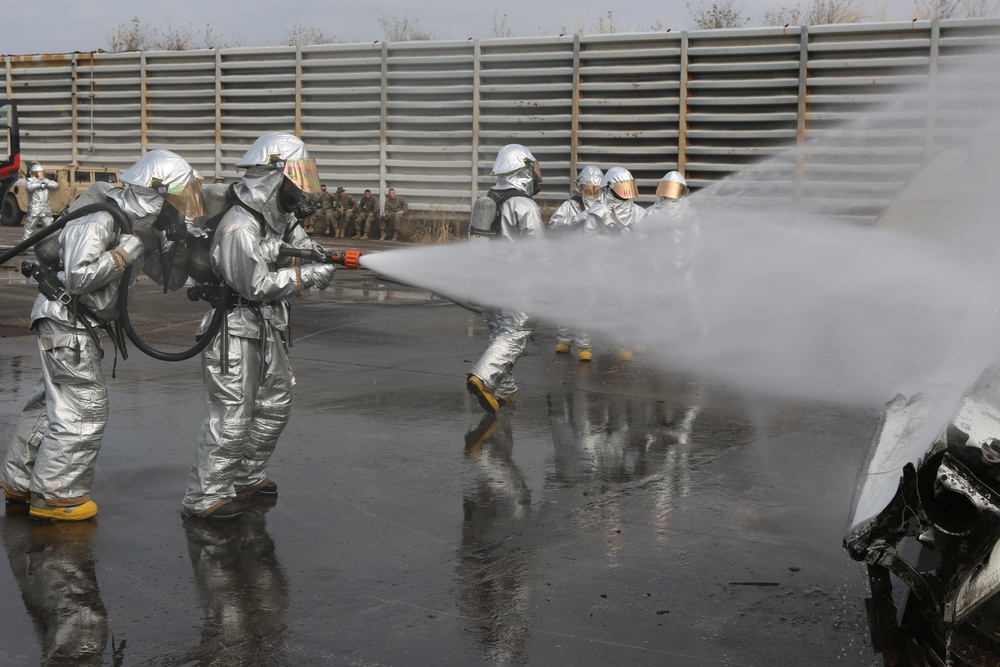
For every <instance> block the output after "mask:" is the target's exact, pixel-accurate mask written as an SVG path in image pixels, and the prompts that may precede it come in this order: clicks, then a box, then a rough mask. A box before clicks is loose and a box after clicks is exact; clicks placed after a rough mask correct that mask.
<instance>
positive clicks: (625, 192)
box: [610, 181, 639, 199]
mask: <svg viewBox="0 0 1000 667" xmlns="http://www.w3.org/2000/svg"><path fill="white" fill-rule="evenodd" d="M610 185H611V190H612V192H614V193H615V194H616V195H617V196H618V198H619V199H634V198H635V197H638V196H639V189H638V188H637V187H636V186H635V181H618V182H617V183H611V184H610Z"/></svg>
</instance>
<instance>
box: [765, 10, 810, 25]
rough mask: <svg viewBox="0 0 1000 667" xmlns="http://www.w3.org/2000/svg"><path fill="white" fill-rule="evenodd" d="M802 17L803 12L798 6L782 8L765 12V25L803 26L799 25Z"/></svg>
mask: <svg viewBox="0 0 1000 667" xmlns="http://www.w3.org/2000/svg"><path fill="white" fill-rule="evenodd" d="M801 17H802V10H801V9H800V8H799V6H798V5H796V6H794V7H782V8H781V9H777V10H775V11H773V12H772V11H767V12H764V25H766V26H767V25H777V26H783V25H801V24H800V23H799V20H800V19H801Z"/></svg>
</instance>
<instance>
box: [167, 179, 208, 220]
mask: <svg viewBox="0 0 1000 667" xmlns="http://www.w3.org/2000/svg"><path fill="white" fill-rule="evenodd" d="M156 189H157V191H158V192H161V194H162V195H163V199H164V200H165V201H166V202H167V203H169V204H170V205H171V206H173V207H174V208H175V209H177V210H178V211H180V213H181V215H183V216H185V217H187V218H200V217H202V216H203V215H205V193H204V191H203V190H202V188H201V181H187V182H186V183H174V184H173V185H161V186H159V187H158V188H156ZM164 189H165V191H164Z"/></svg>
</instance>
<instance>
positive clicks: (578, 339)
mask: <svg viewBox="0 0 1000 667" xmlns="http://www.w3.org/2000/svg"><path fill="white" fill-rule="evenodd" d="M603 180H604V173H603V172H602V171H601V170H600V169H599V168H597V167H595V166H594V165H592V164H589V165H587V166H585V167H583V168H582V169H580V174H579V175H578V176H577V177H576V195H575V196H573V197H570V198H569V199H567V200H566V201H564V202H563V203H562V204H560V205H559V208H557V209H556V210H555V212H554V213H553V214H552V217H551V218H549V230H550V231H552V232H554V233H556V234H564V233H570V232H574V233H580V230H581V229H583V225H584V223H585V222H586V221H587V209H588V208H590V207H591V206H592V205H593V204H594V202H596V201H597V199H598V197H600V195H601V181H603ZM573 298H575V299H580V298H583V297H582V296H581V295H579V294H577V295H574V297H573ZM556 342H557V343H560V344H562V345H572V344H573V343H576V346H577V348H579V349H580V350H589V349H590V345H591V342H590V333H589V332H587V331H582V330H579V329H574V328H573V327H568V326H565V325H559V326H558V327H557V329H556ZM560 349H562V348H557V351H559V350H560ZM566 351H567V352H568V351H569V350H568V349H567V350H566Z"/></svg>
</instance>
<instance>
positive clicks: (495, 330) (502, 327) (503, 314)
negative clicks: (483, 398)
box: [469, 308, 535, 399]
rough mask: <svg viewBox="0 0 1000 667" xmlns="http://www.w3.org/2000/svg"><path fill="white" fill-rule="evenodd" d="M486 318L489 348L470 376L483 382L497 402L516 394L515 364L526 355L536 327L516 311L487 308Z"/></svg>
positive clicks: (525, 315)
mask: <svg viewBox="0 0 1000 667" xmlns="http://www.w3.org/2000/svg"><path fill="white" fill-rule="evenodd" d="M483 316H484V317H485V318H486V324H487V326H488V327H489V329H490V344H489V347H487V348H486V351H485V352H484V353H483V356H482V357H480V358H479V361H478V362H477V363H476V365H475V366H473V367H472V370H471V371H469V372H470V373H471V374H472V375H475V376H476V377H478V378H479V379H480V380H482V381H483V382H484V383H485V384H486V386H487V387H488V388H489V389H490V390H492V391H493V393H494V394H496V396H497V398H503V399H508V398H510V397H511V396H513V395H514V393H515V392H517V384H515V383H514V375H513V371H514V364H515V363H517V360H518V359H520V358H521V355H522V354H524V348H525V346H526V345H527V344H528V336H530V335H531V332H532V330H534V327H535V325H534V322H533V321H532V320H531V319H530V318H529V317H528V315H527V314H525V313H521V312H516V311H506V310H498V309H496V308H485V309H483Z"/></svg>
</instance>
